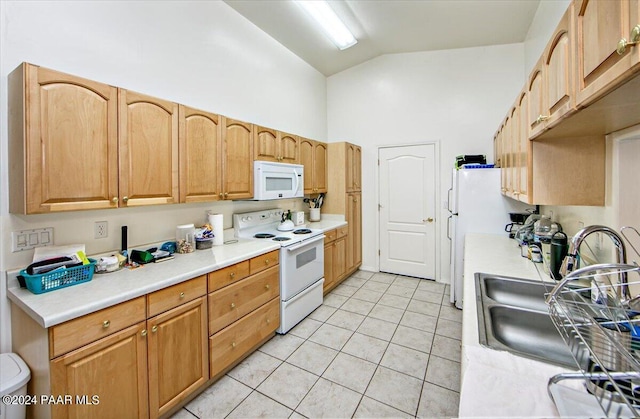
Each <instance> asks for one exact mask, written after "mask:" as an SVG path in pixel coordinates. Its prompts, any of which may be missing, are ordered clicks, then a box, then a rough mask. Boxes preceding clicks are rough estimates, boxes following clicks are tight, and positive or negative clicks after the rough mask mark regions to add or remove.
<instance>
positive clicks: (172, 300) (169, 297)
mask: <svg viewBox="0 0 640 419" xmlns="http://www.w3.org/2000/svg"><path fill="white" fill-rule="evenodd" d="M206 293H207V276H206V275H202V276H199V277H197V278H193V279H190V280H188V281H185V282H182V283H180V284H176V285H173V286H171V287H168V288H164V289H161V290H159V291H156V292H154V293H151V294H149V295H147V307H148V310H149V313H148V317H152V316H155V315H156V314H160V313H162V312H164V311H167V310H170V309H172V308H174V307H178V306H179V305H180V304H183V303H186V302H187V301H191V300H195V299H196V298H198V297H202V296H203V295H205V294H206Z"/></svg>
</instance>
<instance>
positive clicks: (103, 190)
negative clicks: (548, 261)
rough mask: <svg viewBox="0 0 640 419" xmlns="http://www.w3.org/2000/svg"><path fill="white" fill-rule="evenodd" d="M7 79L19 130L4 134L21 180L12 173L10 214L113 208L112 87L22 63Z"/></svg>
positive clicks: (115, 184) (114, 106)
mask: <svg viewBox="0 0 640 419" xmlns="http://www.w3.org/2000/svg"><path fill="white" fill-rule="evenodd" d="M12 78H13V79H14V80H15V82H16V90H19V92H16V94H15V99H16V101H19V100H24V101H25V103H21V104H17V103H16V104H15V106H16V108H19V109H20V110H22V109H24V110H25V111H26V115H24V116H23V117H24V119H25V121H26V122H25V124H26V125H25V126H24V129H25V132H24V133H22V132H21V131H20V130H16V131H13V130H12V131H11V133H10V134H11V142H12V144H11V146H10V148H9V150H11V151H13V150H15V153H14V152H11V155H10V159H11V160H13V159H15V161H12V164H11V166H14V165H15V166H16V168H19V170H18V169H16V170H18V171H19V173H18V172H12V175H13V174H16V175H17V176H16V177H17V178H18V179H20V180H24V181H23V182H22V181H19V182H16V181H14V177H13V176H12V182H11V203H10V205H11V211H12V212H17V213H25V214H36V213H47V212H55V211H70V210H85V209H101V208H116V207H117V206H118V203H117V196H118V116H117V110H118V107H117V89H116V88H115V87H112V86H108V85H106V84H102V83H97V82H93V81H90V80H85V79H82V78H79V77H75V76H71V75H67V74H64V73H59V72H56V71H53V70H49V69H46V68H41V67H37V66H34V65H31V64H26V63H25V64H23V65H22V66H21V68H19V69H18V70H16V71H15V72H14V73H12ZM18 85H19V86H18ZM22 89H26V92H23V91H22ZM11 99H14V98H13V97H12V98H11ZM12 102H13V100H12ZM15 122H16V121H14V123H15ZM20 123H21V121H20V122H18V123H16V124H15V125H16V126H18V127H21V126H20ZM14 134H15V135H14ZM23 141H24V142H25V143H24V144H23ZM25 166H26V167H25ZM25 176H26V179H25V178H24V177H25ZM114 198H115V201H113V200H112V199H114Z"/></svg>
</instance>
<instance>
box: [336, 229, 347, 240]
mask: <svg viewBox="0 0 640 419" xmlns="http://www.w3.org/2000/svg"><path fill="white" fill-rule="evenodd" d="M337 230H338V231H337V233H336V240H337V239H341V238H343V237H347V234H348V233H349V226H348V225H346V226H342V227H340V228H338V229H337Z"/></svg>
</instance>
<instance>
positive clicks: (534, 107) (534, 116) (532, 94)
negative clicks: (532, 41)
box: [527, 58, 545, 139]
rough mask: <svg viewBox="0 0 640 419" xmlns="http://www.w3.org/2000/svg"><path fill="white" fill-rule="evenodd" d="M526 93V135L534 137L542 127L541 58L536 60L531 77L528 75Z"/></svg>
mask: <svg viewBox="0 0 640 419" xmlns="http://www.w3.org/2000/svg"><path fill="white" fill-rule="evenodd" d="M527 87H528V91H527V95H528V97H529V118H528V126H529V132H528V135H527V137H528V138H530V139H531V138H534V137H535V136H537V135H539V134H541V133H542V132H543V129H544V123H543V121H544V119H543V118H544V115H542V113H543V112H544V108H545V102H544V90H543V88H544V80H543V76H542V58H540V60H538V63H537V64H536V66H535V68H534V70H533V72H532V73H531V77H529V84H528V85H527Z"/></svg>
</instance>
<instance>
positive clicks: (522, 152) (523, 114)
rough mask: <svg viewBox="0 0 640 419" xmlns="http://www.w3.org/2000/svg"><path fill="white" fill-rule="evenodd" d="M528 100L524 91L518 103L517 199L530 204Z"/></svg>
mask: <svg viewBox="0 0 640 419" xmlns="http://www.w3.org/2000/svg"><path fill="white" fill-rule="evenodd" d="M527 99H528V97H527V92H526V91H523V92H522V93H521V94H520V99H519V101H518V107H519V108H520V113H519V115H518V116H519V118H520V122H519V123H518V129H519V131H520V134H519V135H518V141H519V146H518V163H517V170H518V172H519V175H518V184H517V193H518V195H517V197H518V199H519V200H521V201H523V202H529V192H528V191H529V169H530V167H531V161H530V156H531V152H530V141H529V137H528V136H527V132H528V129H527V116H528V114H529V103H528V100H527Z"/></svg>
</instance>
